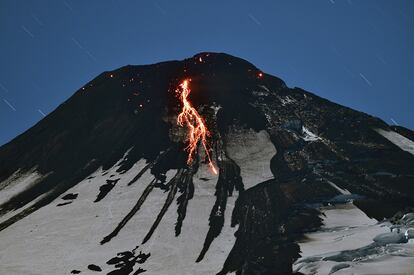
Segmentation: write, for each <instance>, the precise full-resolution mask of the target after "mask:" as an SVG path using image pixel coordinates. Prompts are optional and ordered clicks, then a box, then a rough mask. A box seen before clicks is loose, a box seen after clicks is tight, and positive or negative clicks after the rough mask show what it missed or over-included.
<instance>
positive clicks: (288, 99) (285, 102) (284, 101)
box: [279, 96, 296, 106]
mask: <svg viewBox="0 0 414 275" xmlns="http://www.w3.org/2000/svg"><path fill="white" fill-rule="evenodd" d="M279 99H280V101H281V102H282V105H283V106H286V105H288V104H291V103H294V102H295V101H296V100H295V99H293V98H291V97H290V96H285V97H280V98H279Z"/></svg>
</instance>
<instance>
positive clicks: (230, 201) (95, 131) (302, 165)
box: [0, 53, 414, 275]
mask: <svg viewBox="0 0 414 275" xmlns="http://www.w3.org/2000/svg"><path fill="white" fill-rule="evenodd" d="M180 87H181V88H180ZM177 91H178V92H177ZM190 91H191V92H190ZM184 92H185V93H184ZM413 138H414V132H412V131H411V130H409V129H406V128H403V127H401V126H390V125H387V124H386V123H385V122H384V121H382V120H381V119H379V118H376V117H373V116H370V115H368V114H365V113H362V112H358V111H355V110H352V109H350V108H347V107H344V106H341V105H338V104H335V103H332V102H330V101H328V100H326V99H323V98H320V97H318V96H317V95H315V94H312V93H310V92H307V91H304V90H302V89H300V88H289V87H287V86H286V84H285V83H284V82H283V81H282V80H281V79H279V78H277V77H275V76H272V75H269V74H266V73H265V72H263V71H261V70H260V69H258V68H256V67H255V66H254V65H252V64H251V63H249V62H247V61H245V60H243V59H240V58H237V57H234V56H231V55H227V54H223V53H200V54H197V55H195V56H193V57H191V58H188V59H185V60H182V61H169V62H162V63H158V64H153V65H142V66H131V65H128V66H125V67H122V68H120V69H117V70H114V71H110V72H104V73H102V74H100V75H99V76H98V77H96V78H95V79H93V80H92V81H90V82H89V83H87V84H86V85H84V86H83V87H81V88H80V89H79V90H78V91H77V92H76V93H75V94H74V95H73V96H72V97H70V98H69V99H68V100H67V101H66V102H64V103H63V104H62V105H60V106H59V107H58V108H57V109H56V110H55V111H53V112H52V113H50V114H49V115H48V116H47V117H45V118H44V119H43V120H41V121H40V122H39V123H37V124H36V125H35V126H33V127H32V128H31V129H29V130H28V131H26V132H25V133H23V134H21V135H20V136H18V137H16V138H15V139H14V140H12V141H11V142H9V143H7V144H5V145H3V146H2V147H0V244H1V251H0V269H1V270H2V272H1V273H4V274H95V273H96V274H100V273H102V274H103V273H105V274H108V275H116V274H131V275H132V274H134V275H135V274H141V273H142V274H184V275H186V274H222V275H224V274H243V275H244V274H246V275H250V274H351V273H353V274H366V273H367V272H368V273H370V274H389V273H390V272H388V271H389V269H388V270H387V268H386V266H390V263H391V264H392V265H393V266H394V268H393V269H392V271H394V272H395V271H398V268H396V266H397V264H398V267H399V268H401V270H402V272H403V273H404V272H406V274H413V273H414V268H413V266H412V261H413V258H412V257H414V248H413V244H412V241H411V238H413V237H414V229H413V228H414V214H413V213H412V212H413V208H412V207H413V206H414V192H413V191H414V141H413ZM318 249H319V250H318ZM410 262H411V264H410ZM379 267H380V268H379ZM341 272H342V273H341ZM364 272H365V273H364ZM376 272H377V273H376ZM381 272H385V273H381ZM387 272H388V273H387Z"/></svg>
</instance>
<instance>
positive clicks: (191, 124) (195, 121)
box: [176, 79, 217, 175]
mask: <svg viewBox="0 0 414 275" xmlns="http://www.w3.org/2000/svg"><path fill="white" fill-rule="evenodd" d="M188 82H189V80H188V79H186V80H184V81H183V82H182V83H181V84H180V86H179V87H178V88H177V90H176V93H177V95H178V96H179V97H180V100H181V102H182V103H183V109H182V111H181V113H180V114H179V115H178V117H177V124H178V125H180V126H184V124H185V125H187V127H188V134H187V136H188V137H187V139H188V142H189V144H188V146H187V148H186V149H187V151H188V158H187V164H188V165H190V164H191V163H192V162H193V158H194V154H195V152H196V150H197V147H198V143H199V142H201V144H202V145H203V148H204V150H205V152H206V156H207V159H208V165H209V166H210V168H211V170H212V171H213V173H214V174H216V175H217V169H216V167H214V164H213V161H212V160H211V155H210V151H209V147H208V144H207V137H208V136H209V135H210V133H209V131H208V129H207V127H206V125H205V124H204V121H203V118H202V117H201V116H200V115H199V114H198V112H197V110H196V109H195V108H194V107H193V106H192V105H191V103H190V102H189V101H188V99H187V97H188V95H189V94H190V92H191V90H190V88H189V85H188Z"/></svg>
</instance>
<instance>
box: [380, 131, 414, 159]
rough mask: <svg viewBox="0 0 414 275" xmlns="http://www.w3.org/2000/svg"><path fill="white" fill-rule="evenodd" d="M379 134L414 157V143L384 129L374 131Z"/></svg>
mask: <svg viewBox="0 0 414 275" xmlns="http://www.w3.org/2000/svg"><path fill="white" fill-rule="evenodd" d="M374 130H375V131H376V132H377V133H378V134H380V135H381V136H383V137H385V138H386V139H388V140H389V141H391V142H392V143H394V144H395V145H397V146H398V147H400V148H401V149H402V150H404V151H407V152H409V153H411V154H413V155H414V142H413V141H412V140H410V139H408V138H406V137H404V136H402V135H400V134H398V133H396V132H394V131H386V130H383V129H374Z"/></svg>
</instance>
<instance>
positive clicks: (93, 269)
mask: <svg viewBox="0 0 414 275" xmlns="http://www.w3.org/2000/svg"><path fill="white" fill-rule="evenodd" d="M88 269H89V270H92V271H97V272H101V271H102V268H100V267H99V266H97V265H94V264H90V265H88Z"/></svg>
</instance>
